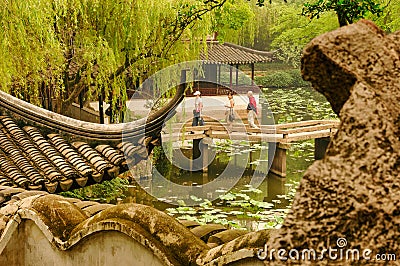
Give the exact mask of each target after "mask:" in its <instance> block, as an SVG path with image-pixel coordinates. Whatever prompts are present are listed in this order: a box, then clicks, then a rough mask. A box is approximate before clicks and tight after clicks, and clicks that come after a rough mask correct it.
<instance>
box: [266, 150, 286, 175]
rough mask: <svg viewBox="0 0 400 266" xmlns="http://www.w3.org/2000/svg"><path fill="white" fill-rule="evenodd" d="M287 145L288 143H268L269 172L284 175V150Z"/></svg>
mask: <svg viewBox="0 0 400 266" xmlns="http://www.w3.org/2000/svg"><path fill="white" fill-rule="evenodd" d="M289 147H290V146H289V144H282V143H275V142H269V143H268V164H269V165H270V169H269V171H270V172H271V173H274V174H276V175H278V176H280V177H286V150H287V149H289ZM274 151H275V152H274Z"/></svg>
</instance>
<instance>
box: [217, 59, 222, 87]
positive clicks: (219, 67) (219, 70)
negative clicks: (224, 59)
mask: <svg viewBox="0 0 400 266" xmlns="http://www.w3.org/2000/svg"><path fill="white" fill-rule="evenodd" d="M217 80H218V84H217V86H218V85H219V84H221V65H220V64H218V79H217Z"/></svg>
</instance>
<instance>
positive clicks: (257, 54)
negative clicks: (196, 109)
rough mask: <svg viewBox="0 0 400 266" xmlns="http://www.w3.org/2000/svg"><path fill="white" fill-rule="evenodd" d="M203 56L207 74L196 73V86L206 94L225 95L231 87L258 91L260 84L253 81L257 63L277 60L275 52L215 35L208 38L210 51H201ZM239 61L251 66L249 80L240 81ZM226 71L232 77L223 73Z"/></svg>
mask: <svg viewBox="0 0 400 266" xmlns="http://www.w3.org/2000/svg"><path fill="white" fill-rule="evenodd" d="M200 59H201V60H203V61H204V63H203V71H204V75H203V76H201V75H198V76H196V77H195V79H196V80H199V81H198V82H196V84H195V86H193V90H200V91H201V92H202V94H203V95H225V94H226V93H227V92H228V91H229V90H230V91H234V92H239V93H243V92H246V91H247V90H253V91H255V92H258V91H259V87H258V86H255V84H254V71H255V64H256V63H265V62H272V61H275V60H277V59H276V57H275V55H274V52H267V51H258V50H254V49H250V48H247V47H243V46H240V45H237V44H233V43H228V42H225V43H219V42H218V41H216V40H215V38H214V39H213V40H210V41H208V42H207V51H206V52H203V53H201V54H200ZM240 65H250V67H251V76H250V80H248V82H245V83H240V81H239V66H240ZM226 68H228V69H226ZM226 72H228V73H229V77H226V76H225V75H224V74H226ZM187 94H188V95H189V94H191V93H190V92H188V93H187Z"/></svg>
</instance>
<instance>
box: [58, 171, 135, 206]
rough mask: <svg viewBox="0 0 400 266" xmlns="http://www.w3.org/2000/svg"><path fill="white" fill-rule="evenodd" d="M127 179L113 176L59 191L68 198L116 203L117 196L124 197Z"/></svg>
mask: <svg viewBox="0 0 400 266" xmlns="http://www.w3.org/2000/svg"><path fill="white" fill-rule="evenodd" d="M128 184H129V181H128V180H126V179H122V178H118V177H117V178H114V179H112V180H109V181H104V182H103V183H100V184H95V185H92V186H88V187H84V188H79V189H74V190H72V191H66V192H61V193H60V195H61V196H64V197H68V198H77V199H80V200H91V201H98V202H102V203H116V201H117V199H118V198H121V199H123V198H125V195H124V193H125V192H126V190H127V189H128V188H127V185H128Z"/></svg>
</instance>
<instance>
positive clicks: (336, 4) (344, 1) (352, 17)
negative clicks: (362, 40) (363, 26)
mask: <svg viewBox="0 0 400 266" xmlns="http://www.w3.org/2000/svg"><path fill="white" fill-rule="evenodd" d="M327 11H334V12H335V13H336V15H337V18H338V22H339V25H340V26H341V27H342V26H346V25H348V24H351V23H353V22H355V21H356V20H359V19H361V18H365V17H366V15H367V14H368V13H371V14H374V15H377V16H380V15H382V12H383V8H382V6H381V5H380V4H379V3H378V2H377V1H375V0H317V1H316V2H314V3H309V2H307V3H305V4H304V7H303V10H302V15H304V16H307V17H309V18H310V19H313V18H319V17H320V16H321V14H322V13H324V12H327Z"/></svg>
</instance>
